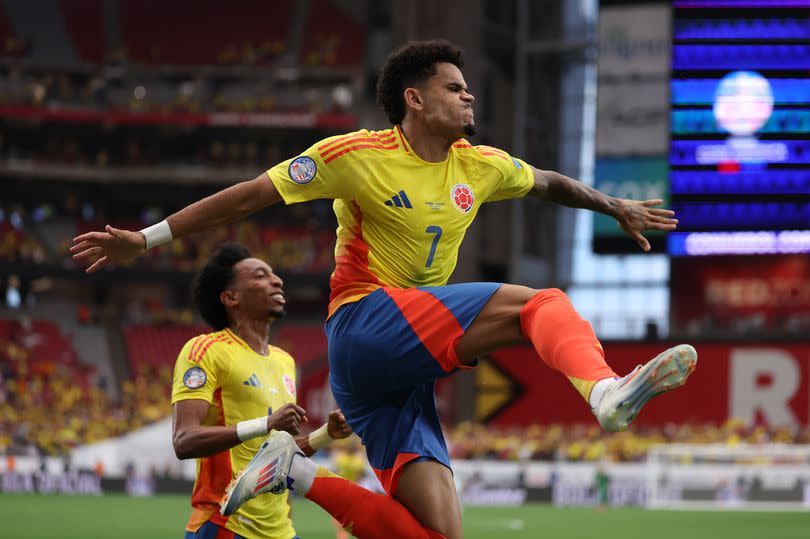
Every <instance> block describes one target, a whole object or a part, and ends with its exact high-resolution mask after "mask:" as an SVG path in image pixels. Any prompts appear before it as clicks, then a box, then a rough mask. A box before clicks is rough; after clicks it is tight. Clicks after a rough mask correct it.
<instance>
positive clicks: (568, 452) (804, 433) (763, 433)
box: [447, 420, 810, 462]
mask: <svg viewBox="0 0 810 539" xmlns="http://www.w3.org/2000/svg"><path fill="white" fill-rule="evenodd" d="M447 437H448V445H449V448H450V456H451V457H452V458H455V459H497V460H511V461H526V460H539V461H569V462H599V461H602V460H604V459H608V460H611V461H614V462H639V461H643V460H645V458H646V455H647V451H648V450H649V448H650V447H651V446H653V445H657V444H665V443H690V444H726V445H729V446H734V445H737V444H742V443H746V444H766V443H788V444H790V443H796V444H810V429H808V428H803V429H799V430H795V429H790V428H788V427H770V428H769V427H764V426H750V425H745V424H744V423H742V422H740V421H737V420H729V421H727V422H726V423H725V424H723V425H720V426H717V425H699V424H689V423H686V424H670V425H667V426H663V427H636V426H631V427H630V428H629V429H628V430H626V431H624V432H618V433H608V432H605V431H604V430H602V429H601V428H600V427H599V425H598V424H596V422H594V423H592V424H584V425H582V424H580V425H558V424H552V425H543V426H541V425H532V426H529V427H526V428H513V429H498V428H493V427H492V426H489V425H481V424H476V423H469V422H465V423H460V424H459V425H457V426H455V427H454V428H451V429H449V431H448V436H447Z"/></svg>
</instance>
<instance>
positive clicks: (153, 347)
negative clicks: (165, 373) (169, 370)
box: [124, 325, 211, 372]
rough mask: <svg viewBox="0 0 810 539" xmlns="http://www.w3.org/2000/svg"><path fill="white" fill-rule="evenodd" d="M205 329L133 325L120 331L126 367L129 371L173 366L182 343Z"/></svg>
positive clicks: (206, 328)
mask: <svg viewBox="0 0 810 539" xmlns="http://www.w3.org/2000/svg"><path fill="white" fill-rule="evenodd" d="M210 331H211V329H210V328H209V327H207V326H199V325H197V326H165V327H161V326H153V325H133V326H128V327H126V328H125V329H124V340H125V341H126V345H127V354H128V356H129V366H130V370H131V371H132V372H139V371H140V370H141V369H143V368H144V367H149V368H151V367H161V366H169V367H172V366H174V362H175V361H176V360H177V354H178V352H179V351H180V350H181V349H182V348H183V345H185V344H186V342H187V341H188V340H189V339H191V338H193V337H195V336H197V335H200V334H202V333H209V332H210Z"/></svg>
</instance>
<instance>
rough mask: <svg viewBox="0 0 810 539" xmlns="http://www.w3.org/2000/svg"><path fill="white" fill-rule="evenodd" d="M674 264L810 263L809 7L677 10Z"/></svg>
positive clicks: (687, 4) (711, 5)
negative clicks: (684, 259) (769, 257)
mask: <svg viewBox="0 0 810 539" xmlns="http://www.w3.org/2000/svg"><path fill="white" fill-rule="evenodd" d="M672 37H673V44H672V79H671V103H672V110H671V123H670V131H671V143H670V154H669V167H670V170H669V179H670V193H671V197H672V199H671V200H672V207H673V209H674V210H675V211H676V213H677V216H678V219H679V221H680V222H679V225H678V229H679V231H678V232H675V233H672V234H670V235H669V236H668V239H667V249H668V251H669V253H670V254H672V255H676V256H701V255H740V254H783V253H803V252H810V0H793V1H790V0H781V1H780V0H770V1H762V0H759V1H754V0H748V1H746V0H736V1H735V0H725V1H723V0H702V1H699V0H694V1H687V0H683V1H681V0H676V1H675V2H673V36H672Z"/></svg>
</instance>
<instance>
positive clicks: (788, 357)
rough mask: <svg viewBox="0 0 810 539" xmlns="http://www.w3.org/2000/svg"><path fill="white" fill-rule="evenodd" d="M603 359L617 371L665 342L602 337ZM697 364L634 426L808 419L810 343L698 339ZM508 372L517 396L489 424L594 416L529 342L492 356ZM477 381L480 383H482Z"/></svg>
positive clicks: (796, 423) (574, 420) (580, 419)
mask: <svg viewBox="0 0 810 539" xmlns="http://www.w3.org/2000/svg"><path fill="white" fill-rule="evenodd" d="M604 346H605V352H606V357H607V360H608V363H609V364H610V365H611V367H613V369H614V370H615V371H616V372H617V373H618V374H620V375H623V374H625V373H627V372H629V371H630V370H631V369H632V368H633V367H635V366H636V365H637V364H639V363H644V362H646V361H647V360H649V359H650V358H652V357H654V356H655V355H657V354H658V353H660V352H661V351H662V350H664V349H665V348H667V347H668V346H671V344H670V345H667V344H644V343H606V344H604ZM695 347H696V348H697V351H698V357H699V359H698V366H697V369H696V370H695V372H694V373H693V374H692V376H691V377H690V378H689V380H688V382H687V383H686V385H685V386H683V387H681V388H678V389H676V390H674V391H671V392H670V393H667V394H665V395H661V396H659V397H657V398H655V399H653V400H652V401H650V402H649V403H648V404H647V406H645V408H644V410H643V411H642V412H641V413H640V414H639V416H638V418H637V419H636V424H639V425H661V424H665V423H669V422H675V423H687V422H692V423H713V424H720V423H722V422H724V421H726V420H727V419H729V418H732V417H736V418H740V419H742V420H744V421H746V422H749V423H758V424H759V423H761V424H766V423H767V424H771V425H791V426H799V425H802V426H806V425H808V422H810V342H808V343H801V344H786V343H785V344H771V343H768V344H764V343H763V344H697V345H696V346H695ZM490 357H491V359H490V361H492V362H493V363H494V365H495V366H496V367H497V368H498V370H499V371H501V373H503V375H505V376H506V377H508V378H510V379H511V381H512V383H513V384H514V385H515V386H516V388H517V390H516V391H514V394H515V396H514V397H513V398H512V399H511V400H510V401H509V402H508V403H507V404H505V405H504V406H502V407H500V409H499V411H496V413H494V414H493V415H492V416H491V417H490V422H491V423H492V424H495V425H498V426H511V425H526V424H530V423H540V424H548V423H584V422H590V421H593V416H592V415H591V412H590V409H589V407H588V405H587V404H586V403H585V401H584V400H583V399H582V397H581V396H580V395H579V393H577V392H576V390H575V389H574V388H573V386H571V384H570V383H569V382H568V380H566V379H565V377H563V376H562V375H561V374H559V373H557V372H555V371H553V370H551V369H550V368H549V367H548V366H546V365H545V363H543V362H542V360H541V359H540V358H539V357H538V356H537V355H536V354H535V352H534V350H532V349H531V348H529V347H514V348H509V349H506V350H501V351H498V352H495V353H493V354H491V355H490ZM479 387H480V385H479Z"/></svg>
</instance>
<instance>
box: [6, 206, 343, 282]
mask: <svg viewBox="0 0 810 539" xmlns="http://www.w3.org/2000/svg"><path fill="white" fill-rule="evenodd" d="M73 205H76V206H79V203H78V202H76V203H75V204H73ZM81 206H86V205H81ZM73 210H75V211H73ZM73 210H68V209H65V208H56V207H54V205H48V204H45V205H41V206H38V207H37V208H33V209H30V210H26V209H24V208H23V207H22V206H21V205H15V206H11V207H8V208H5V209H4V208H3V207H2V206H0V262H11V263H31V264H43V263H51V264H59V265H63V266H65V267H68V268H76V267H78V266H77V265H76V263H75V262H74V261H73V260H72V258H71V257H70V256H69V254H68V249H69V247H70V246H71V245H72V238H73V237H74V235H75V234H80V233H83V232H87V231H91V230H103V228H104V226H105V225H106V224H108V223H109V224H112V225H113V226H117V227H122V228H127V229H133V230H139V229H141V228H143V227H144V226H146V225H147V224H149V223H152V222H157V221H159V220H160V219H163V218H164V217H165V214H164V213H163V210H162V209H160V208H152V209H150V210H148V211H146V212H144V214H143V215H142V216H140V218H135V217H133V218H132V219H130V220H123V221H122V220H120V218H118V219H117V220H116V219H115V218H112V219H110V220H109V221H108V220H107V218H106V216H105V215H104V214H101V215H99V214H98V213H97V212H96V211H95V210H94V209H88V208H86V207H84V208H78V207H77V208H74V209H73ZM330 212H331V210H330V208H329V205H328V204H310V205H296V206H291V207H289V208H283V209H281V210H280V211H279V212H276V213H280V214H281V213H283V214H284V215H282V216H280V217H279V216H277V217H278V218H277V219H275V220H273V221H269V222H267V221H259V220H246V221H242V222H240V223H237V224H233V225H229V226H224V227H218V228H216V229H213V230H212V231H210V232H209V233H207V234H197V235H192V236H187V237H185V238H182V239H180V240H177V241H174V242H172V244H171V245H170V246H168V247H166V248H164V249H155V250H152V251H150V252H149V253H148V256H145V257H141V258H139V259H137V260H136V261H134V262H133V263H132V264H130V267H135V268H139V269H144V270H161V271H181V272H195V271H197V270H198V269H199V268H200V267H202V266H203V264H204V263H205V261H206V260H207V259H208V257H209V255H210V254H211V252H212V251H213V249H214V248H215V247H216V246H217V245H218V244H219V243H221V242H223V241H237V242H239V243H242V244H243V245H245V246H246V247H248V249H250V250H251V252H252V253H253V254H254V256H256V257H259V258H262V259H263V260H266V261H268V262H269V263H270V264H271V265H272V266H273V268H274V269H276V270H277V271H278V272H279V273H281V274H284V273H288V274H290V273H294V274H328V273H329V272H331V270H332V268H333V267H334V246H335V232H334V227H335V225H334V219H333V217H332V216H331V213H330ZM74 213H78V215H77V216H75V217H74V216H73V214H74ZM85 217H87V218H85ZM58 220H61V221H62V222H64V223H65V225H66V226H62V227H54V228H52V230H55V231H56V232H53V233H55V234H60V235H59V237H50V238H49V240H50V241H51V244H52V248H51V249H50V250H49V249H48V248H46V246H45V245H43V243H42V242H41V241H40V239H39V237H38V235H37V234H36V232H35V231H36V230H37V229H38V227H39V226H40V224H41V223H48V222H53V221H58Z"/></svg>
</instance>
